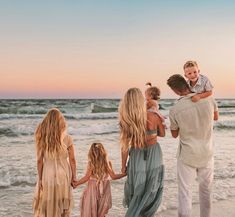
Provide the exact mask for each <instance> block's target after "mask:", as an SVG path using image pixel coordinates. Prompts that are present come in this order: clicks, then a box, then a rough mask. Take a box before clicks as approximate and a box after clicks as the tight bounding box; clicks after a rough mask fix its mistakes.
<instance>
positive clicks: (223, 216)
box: [156, 198, 235, 217]
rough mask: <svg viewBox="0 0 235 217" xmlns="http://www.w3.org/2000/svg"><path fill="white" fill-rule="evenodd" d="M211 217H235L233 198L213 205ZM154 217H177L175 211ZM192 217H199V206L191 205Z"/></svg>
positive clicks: (234, 201)
mask: <svg viewBox="0 0 235 217" xmlns="http://www.w3.org/2000/svg"><path fill="white" fill-rule="evenodd" d="M212 209H213V210H212V215H211V216H212V217H235V198H229V199H227V200H221V201H217V202H216V203H213V208H212ZM156 217H177V210H167V211H163V212H160V213H158V214H157V215H156ZM192 217H200V209H199V204H195V205H193V212H192Z"/></svg>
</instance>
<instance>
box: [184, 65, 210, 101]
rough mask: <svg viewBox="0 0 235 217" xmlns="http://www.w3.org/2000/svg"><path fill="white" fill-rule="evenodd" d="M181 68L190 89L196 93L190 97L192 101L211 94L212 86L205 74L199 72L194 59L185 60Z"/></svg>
mask: <svg viewBox="0 0 235 217" xmlns="http://www.w3.org/2000/svg"><path fill="white" fill-rule="evenodd" d="M183 68H184V76H185V77H186V78H187V79H188V81H187V83H188V85H189V88H190V90H191V91H192V92H195V93H197V94H196V95H194V96H192V98H191V99H192V101H193V102H197V101H199V100H200V99H202V98H206V97H208V96H211V95H212V89H213V86H212V84H211V82H210V81H209V79H208V78H207V77H206V76H204V75H201V74H200V70H199V68H198V65H197V62H196V61H187V62H186V63H185V64H184V67H183Z"/></svg>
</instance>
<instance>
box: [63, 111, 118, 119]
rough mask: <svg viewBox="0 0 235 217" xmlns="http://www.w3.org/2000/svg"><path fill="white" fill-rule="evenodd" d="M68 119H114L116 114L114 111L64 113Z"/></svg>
mask: <svg viewBox="0 0 235 217" xmlns="http://www.w3.org/2000/svg"><path fill="white" fill-rule="evenodd" d="M64 116H65V118H66V119H68V120H100V119H116V118H117V117H118V114H117V113H115V112H112V113H107V114H106V113H102V114H100V113H98V114H96V113H94V114H93V113H84V114H79V115H73V114H65V115H64Z"/></svg>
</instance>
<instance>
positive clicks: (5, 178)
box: [0, 168, 37, 189]
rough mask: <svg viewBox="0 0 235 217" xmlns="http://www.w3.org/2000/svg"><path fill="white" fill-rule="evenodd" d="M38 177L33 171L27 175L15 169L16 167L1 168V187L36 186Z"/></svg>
mask: <svg viewBox="0 0 235 217" xmlns="http://www.w3.org/2000/svg"><path fill="white" fill-rule="evenodd" d="M25 170H26V168H25ZM36 177H37V176H36V174H34V173H33V172H32V171H31V172H30V173H29V174H27V175H26V174H23V173H22V172H19V171H17V170H15V169H14V168H10V169H9V168H8V169H6V168H5V169H3V168H1V172H0V189H1V188H9V187H11V186H34V185H35V183H36Z"/></svg>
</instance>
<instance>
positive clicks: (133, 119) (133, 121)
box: [119, 88, 165, 217]
mask: <svg viewBox="0 0 235 217" xmlns="http://www.w3.org/2000/svg"><path fill="white" fill-rule="evenodd" d="M119 123H120V142H121V152H122V172H123V173H124V172H126V173H127V180H126V182H125V187H124V206H126V207H128V210H127V212H126V215H125V216H126V217H139V216H145V217H152V216H154V213H155V212H156V210H157V208H158V207H159V205H160V202H161V198H162V191H163V176H164V166H163V163H162V151H161V147H160V145H159V143H158V142H157V137H158V136H161V137H163V136H165V128H164V126H163V124H162V121H161V119H160V117H159V116H158V115H157V114H155V113H153V112H149V111H146V105H145V101H144V97H143V94H142V93H141V91H140V89H138V88H130V89H129V90H128V91H127V92H126V94H125V96H124V98H123V100H122V101H121V103H120V106H119ZM128 156H129V159H128ZM127 160H128V164H127V166H126V163H127Z"/></svg>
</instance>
